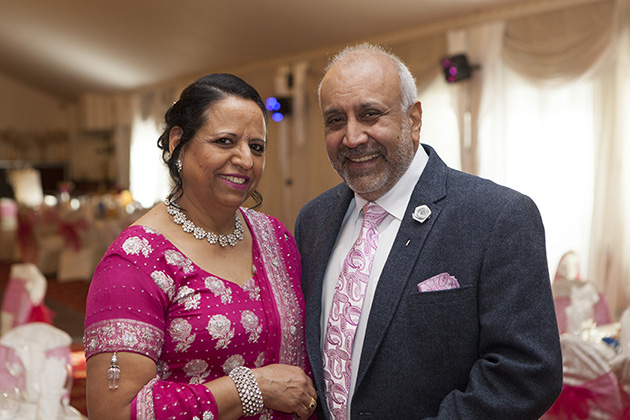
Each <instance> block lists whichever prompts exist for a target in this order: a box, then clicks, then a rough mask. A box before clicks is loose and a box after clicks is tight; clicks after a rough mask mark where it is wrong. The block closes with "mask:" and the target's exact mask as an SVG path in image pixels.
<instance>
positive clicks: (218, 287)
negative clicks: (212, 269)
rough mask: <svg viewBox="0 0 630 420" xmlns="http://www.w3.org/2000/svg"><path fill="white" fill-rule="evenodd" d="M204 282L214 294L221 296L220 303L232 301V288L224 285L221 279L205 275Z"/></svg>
mask: <svg viewBox="0 0 630 420" xmlns="http://www.w3.org/2000/svg"><path fill="white" fill-rule="evenodd" d="M204 283H205V285H206V287H207V288H208V289H210V291H211V292H212V293H214V295H215V296H221V303H223V304H226V303H232V290H231V289H230V288H229V287H227V286H226V285H225V283H224V282H223V280H221V279H219V278H217V277H214V276H210V277H206V279H205V280H204Z"/></svg>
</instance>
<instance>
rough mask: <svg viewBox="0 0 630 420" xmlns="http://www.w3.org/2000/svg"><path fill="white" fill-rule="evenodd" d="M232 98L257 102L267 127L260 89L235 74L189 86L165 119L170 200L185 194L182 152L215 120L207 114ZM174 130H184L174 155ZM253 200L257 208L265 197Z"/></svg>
mask: <svg viewBox="0 0 630 420" xmlns="http://www.w3.org/2000/svg"><path fill="white" fill-rule="evenodd" d="M228 96H235V97H237V98H242V99H246V100H250V101H254V102H255V103H256V105H258V107H259V108H260V110H261V112H262V114H263V117H264V119H265V124H267V122H268V116H267V110H266V108H265V104H264V103H263V100H262V98H261V97H260V95H259V94H258V92H257V91H256V89H254V88H253V87H252V86H250V85H249V84H248V83H247V82H245V81H244V80H243V79H241V78H239V77H237V76H234V75H232V74H226V73H219V74H210V75H208V76H204V77H202V78H200V79H198V80H197V81H195V82H194V83H192V84H191V85H189V86H188V87H187V88H186V89H184V90H183V91H182V93H181V95H180V96H179V100H178V101H177V102H175V103H174V104H173V106H171V107H170V108H169V110H168V111H166V114H165V116H164V121H165V123H166V127H165V128H164V131H163V132H162V135H160V137H159V138H158V141H157V144H158V147H159V148H160V149H161V150H162V160H163V161H164V163H165V164H166V166H167V167H168V171H169V173H170V175H171V179H172V180H173V188H172V189H171V192H170V193H169V195H168V199H169V200H172V201H175V200H177V199H178V198H179V197H181V195H182V178H181V177H180V176H179V171H178V169H177V165H176V162H177V160H178V159H179V155H180V153H181V151H182V150H183V148H184V147H185V146H186V144H188V143H189V142H190V141H191V140H192V138H193V137H195V135H196V134H197V131H199V129H200V128H201V127H202V126H203V125H204V124H205V123H206V122H207V119H208V118H211V117H212V115H211V113H209V112H207V111H208V110H209V109H210V108H211V107H212V105H214V104H215V103H216V102H218V101H220V100H222V99H225V98H227V97H228ZM174 127H179V128H181V129H182V132H183V133H182V137H181V139H180V141H179V144H178V145H177V146H176V147H175V148H174V149H173V153H170V152H169V136H170V133H171V130H172V129H173V128H174ZM252 199H253V200H254V201H255V203H256V204H255V206H254V208H257V207H260V205H261V204H262V195H261V194H260V193H259V192H258V191H254V192H253V193H252Z"/></svg>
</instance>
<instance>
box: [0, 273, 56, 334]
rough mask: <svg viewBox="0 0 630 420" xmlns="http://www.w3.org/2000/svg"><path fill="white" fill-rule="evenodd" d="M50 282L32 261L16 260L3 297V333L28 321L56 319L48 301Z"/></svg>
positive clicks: (0, 327)
mask: <svg viewBox="0 0 630 420" xmlns="http://www.w3.org/2000/svg"><path fill="white" fill-rule="evenodd" d="M47 287H48V283H47V281H46V278H45V277H44V275H43V274H42V273H41V271H39V269H38V268H37V266H36V265H35V264H32V263H27V264H13V265H12V266H11V271H10V273H9V282H8V284H7V287H6V289H5V291H4V296H3V298H2V309H1V310H0V335H2V334H5V333H6V332H7V331H9V330H10V329H11V328H13V327H16V326H18V325H23V324H26V323H28V322H46V323H52V313H51V311H50V310H49V309H48V307H46V305H45V304H44V296H45V295H46V289H47Z"/></svg>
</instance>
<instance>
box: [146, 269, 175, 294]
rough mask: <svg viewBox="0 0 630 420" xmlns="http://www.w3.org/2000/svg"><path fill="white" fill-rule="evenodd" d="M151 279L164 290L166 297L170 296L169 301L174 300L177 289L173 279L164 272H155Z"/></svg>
mask: <svg viewBox="0 0 630 420" xmlns="http://www.w3.org/2000/svg"><path fill="white" fill-rule="evenodd" d="M151 278H152V279H153V281H154V282H155V284H157V286H158V287H159V288H160V289H162V291H163V292H164V293H166V296H168V298H169V300H171V299H173V295H174V294H175V288H174V287H173V279H172V278H171V277H170V276H169V275H168V274H166V273H164V272H163V271H154V272H153V273H151Z"/></svg>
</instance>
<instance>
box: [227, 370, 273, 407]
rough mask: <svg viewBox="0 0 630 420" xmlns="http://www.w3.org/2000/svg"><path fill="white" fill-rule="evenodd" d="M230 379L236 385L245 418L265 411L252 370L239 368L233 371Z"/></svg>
mask: <svg viewBox="0 0 630 420" xmlns="http://www.w3.org/2000/svg"><path fill="white" fill-rule="evenodd" d="M229 376H230V378H231V379H232V381H234V385H236V390H237V391H238V396H239V397H240V398H241V405H242V406H243V416H245V417H251V416H254V415H256V414H258V413H260V412H261V411H262V410H263V407H264V405H263V398H262V393H261V392H260V388H259V387H258V382H257V381H256V377H255V376H254V374H253V373H252V371H251V369H250V368H247V367H245V366H239V367H237V368H234V369H232V372H230V375H229Z"/></svg>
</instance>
